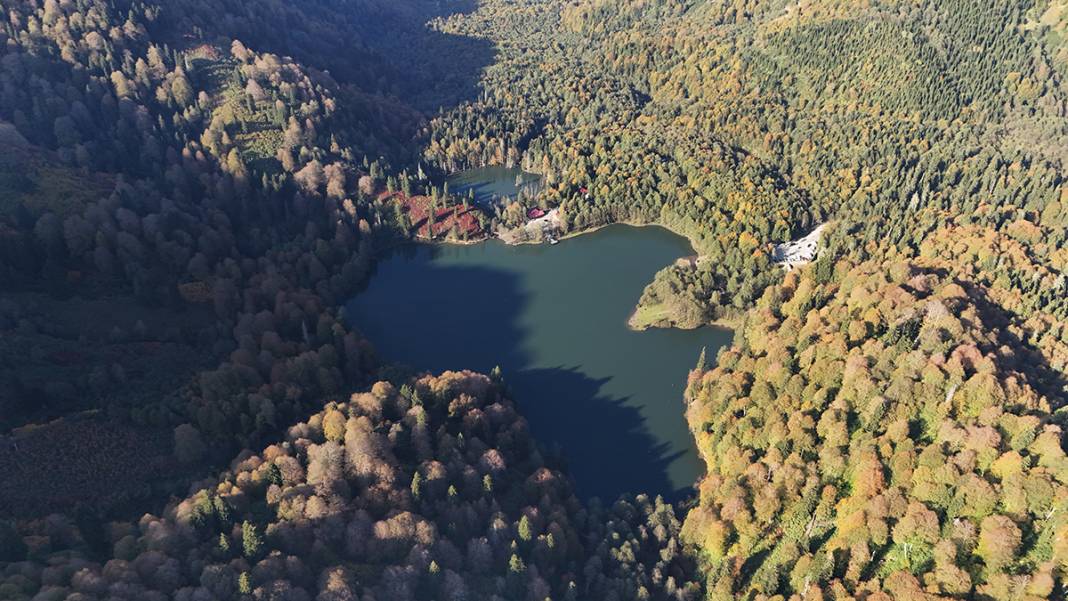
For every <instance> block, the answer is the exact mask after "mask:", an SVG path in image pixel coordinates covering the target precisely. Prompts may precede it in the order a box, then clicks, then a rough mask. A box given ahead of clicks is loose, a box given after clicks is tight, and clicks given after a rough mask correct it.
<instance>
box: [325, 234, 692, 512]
mask: <svg viewBox="0 0 1068 601" xmlns="http://www.w3.org/2000/svg"><path fill="white" fill-rule="evenodd" d="M479 250H480V248H479V247H477V246H476V247H471V248H470V251H471V252H479ZM439 252H440V251H439V250H438V248H437V247H434V246H428V245H407V246H403V247H399V248H397V249H394V250H393V251H391V252H390V253H388V254H387V255H385V256H383V257H382V258H381V259H380V260H379V261H377V262H376V266H375V268H374V272H375V273H374V274H373V276H372V277H371V278H369V281H373V283H372V284H370V285H368V286H366V287H365V290H364V291H362V292H360V293H359V294H357V295H356V296H355V297H354V298H352V299H351V300H350V301H349V302H348V303H347V304H346V305H345V314H346V318H347V320H348V321H349V323H350V325H352V326H354V327H355V328H357V329H359V330H360V331H362V333H363V334H364V335H365V336H366V337H367V338H368V339H369V340H370V341H371V342H372V343H373V344H374V345H375V348H376V349H377V351H378V352H379V353H381V354H382V356H383V357H386V358H388V359H390V360H396V361H400V362H403V363H404V364H407V365H410V366H411V367H413V368H415V369H417V370H426V371H430V372H433V373H440V372H442V371H445V370H460V369H471V370H475V371H480V372H482V373H489V372H490V371H491V370H492V369H493V368H494V367H496V366H500V367H501V369H502V371H503V374H504V379H505V383H506V384H507V386H508V387H509V389H510V393H511V394H510V396H511V397H512V398H513V400H515V401H516V403H517V404H518V405H519V407H520V409H521V412H522V414H523V415H524V417H526V418H527V420H528V421H529V423H530V425H531V431H532V433H533V435H534V437H535V439H537V440H538V441H539V443H541V444H542V446H543V447H544V446H546V445H547V443H548V444H550V445H553V446H558V447H559V448H560V450H561V452H562V453H561V454H562V456H563V457H564V458H565V459H564V461H563V463H566V464H567V465H568V466H569V468H570V469H569V470H568V471H569V472H570V473H571V474H572V476H573V478H574V480H575V483H576V491H577V492H578V494H579V496H580V497H582V498H586V499H589V498H591V497H600V498H602V499H603V500H605V501H608V502H611V501H614V500H615V499H616V498H618V497H619V496H620V495H621V494H623V493H649V494H652V495H663V496H664V497H665V498H667V499H669V500H675V499H678V498H681V497H682V496H683V495H684V494H685V492H686V490H688V488H689V487H687V488H686V489H677V488H675V487H674V486H673V484H672V482H671V478H670V477H669V466H670V465H671V464H672V462H674V461H675V460H677V459H679V458H680V457H681V456H683V455H684V454H685V451H674V452H673V450H672V445H671V442H670V441H663V440H658V439H657V437H656V436H655V435H654V434H653V433H652V432H651V431H650V429H649V427H648V424H647V423H646V418H645V416H643V415H642V410H641V409H640V408H639V407H635V406H632V405H629V404H628V403H627V401H628V399H627V398H613V397H612V396H609V395H607V394H605V393H604V391H603V387H604V385H605V384H606V383H607V382H608V381H609V378H601V379H597V378H592V377H590V376H589V375H587V374H586V373H584V372H583V370H582V367H581V366H559V367H554V368H545V367H535V366H534V365H533V361H532V357H531V355H530V353H529V352H528V350H527V349H526V344H525V341H526V340H527V336H528V335H529V332H528V331H527V328H526V327H525V326H524V325H523V324H522V323H521V322H520V316H522V315H523V313H524V310H525V309H526V307H527V304H528V303H529V302H530V293H529V292H528V291H526V290H524V289H523V286H522V283H521V282H520V279H519V277H518V276H517V275H516V274H513V273H511V272H508V271H505V270H501V269H495V268H492V267H484V266H477V267H474V266H464V265H447V264H446V265H443V264H441V263H440V262H437V261H435V260H434V258H435V256H437V255H438V254H439Z"/></svg>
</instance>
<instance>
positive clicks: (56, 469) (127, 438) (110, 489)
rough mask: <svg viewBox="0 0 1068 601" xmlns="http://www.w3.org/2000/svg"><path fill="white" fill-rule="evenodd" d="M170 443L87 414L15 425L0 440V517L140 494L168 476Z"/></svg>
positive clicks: (102, 504) (106, 504)
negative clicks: (47, 421) (13, 429)
mask: <svg viewBox="0 0 1068 601" xmlns="http://www.w3.org/2000/svg"><path fill="white" fill-rule="evenodd" d="M170 446H171V442H170V435H169V432H168V431H165V430H153V429H147V428H135V427H131V426H124V425H119V424H116V423H114V422H111V421H108V420H106V419H103V418H95V417H85V418H81V419H78V418H72V419H61V420H57V421H54V422H52V423H50V424H46V425H43V426H34V427H27V428H22V429H20V430H19V431H16V432H15V433H14V434H13V435H11V436H8V437H5V438H0V450H2V452H0V474H3V477H2V478H0V515H7V516H15V517H19V518H24V517H34V516H41V515H46V514H49V513H53V512H59V511H69V510H71V509H72V508H74V507H76V506H78V505H79V504H86V505H88V506H92V507H97V508H114V507H116V506H118V505H120V504H122V503H124V502H127V501H130V500H134V499H138V498H141V497H143V496H146V495H147V494H148V493H149V492H150V491H151V485H152V482H153V481H158V480H160V479H161V476H162V475H164V474H171V473H174V472H175V471H176V467H177V466H176V464H175V460H174V459H173V457H172V456H171V453H170Z"/></svg>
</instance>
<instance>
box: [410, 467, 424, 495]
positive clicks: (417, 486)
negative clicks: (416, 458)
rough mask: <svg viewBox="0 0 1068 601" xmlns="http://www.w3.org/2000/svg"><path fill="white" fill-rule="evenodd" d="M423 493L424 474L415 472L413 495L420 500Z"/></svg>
mask: <svg viewBox="0 0 1068 601" xmlns="http://www.w3.org/2000/svg"><path fill="white" fill-rule="evenodd" d="M422 494H423V475H422V474H420V473H419V472H415V475H414V476H412V496H413V497H415V498H416V500H418V499H419V498H420V497H421V496H422Z"/></svg>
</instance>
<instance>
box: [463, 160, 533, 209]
mask: <svg viewBox="0 0 1068 601" xmlns="http://www.w3.org/2000/svg"><path fill="white" fill-rule="evenodd" d="M447 181H448V183H449V193H451V194H455V195H456V196H466V195H467V194H468V192H469V191H474V193H475V202H476V203H478V204H481V205H490V204H494V203H499V202H501V201H502V200H504V199H506V198H516V197H517V196H519V194H520V193H522V192H526V193H534V192H537V190H538V187H539V186H540V185H541V176H540V175H538V174H536V173H528V172H526V171H523V170H522V169H518V168H511V167H501V166H494V167H479V168H477V169H468V170H467V171H463V172H461V173H457V174H456V175H453V176H451V177H449V179H448V180H447Z"/></svg>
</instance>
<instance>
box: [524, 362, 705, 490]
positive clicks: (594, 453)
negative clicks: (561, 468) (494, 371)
mask: <svg viewBox="0 0 1068 601" xmlns="http://www.w3.org/2000/svg"><path fill="white" fill-rule="evenodd" d="M513 373H514V375H513ZM505 378H506V380H507V381H508V383H509V385H510V388H511V389H512V390H513V392H514V393H515V394H514V396H515V397H516V398H517V399H518V403H519V407H520V410H521V412H522V413H523V415H524V416H526V418H527V420H528V421H529V422H530V425H531V430H532V432H533V433H534V436H535V438H537V439H538V441H539V442H541V443H542V444H547V445H554V444H558V445H559V446H560V448H561V450H562V451H563V454H564V458H565V459H566V461H567V465H568V467H569V468H570V472H571V475H572V476H573V477H574V479H575V482H576V489H577V491H578V493H579V495H580V496H581V497H583V498H590V497H600V498H601V499H602V500H604V501H606V502H609V503H610V502H612V501H613V500H615V499H616V498H618V497H619V496H620V495H621V494H624V493H642V492H644V493H651V494H660V495H663V496H664V498H665V499H667V500H669V501H674V500H676V499H678V498H680V497H682V496H683V495H684V493H685V492H686V491H687V490H689V489H690V488H689V487H686V488H684V489H674V488H672V485H671V479H670V478H669V477H668V466H669V465H671V463H672V462H673V461H675V460H676V459H678V458H680V457H681V456H682V455H683V454H684V452H683V451H677V452H675V453H672V452H671V445H670V444H669V443H667V442H663V441H658V440H657V439H656V438H655V437H654V436H653V435H652V433H650V431H649V429H648V427H647V426H646V423H645V422H646V419H645V417H643V416H642V414H641V411H640V410H639V409H638V408H636V407H632V406H629V405H627V404H626V401H627V399H626V398H612V397H609V396H606V395H605V394H604V393H603V392H602V388H603V387H604V385H605V384H606V383H607V382H608V381H609V378H600V379H597V378H591V377H589V376H588V375H586V374H585V373H583V372H582V370H581V368H580V367H563V366H560V367H556V368H552V369H545V368H536V369H527V370H521V371H517V372H511V371H510V370H506V371H505Z"/></svg>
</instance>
